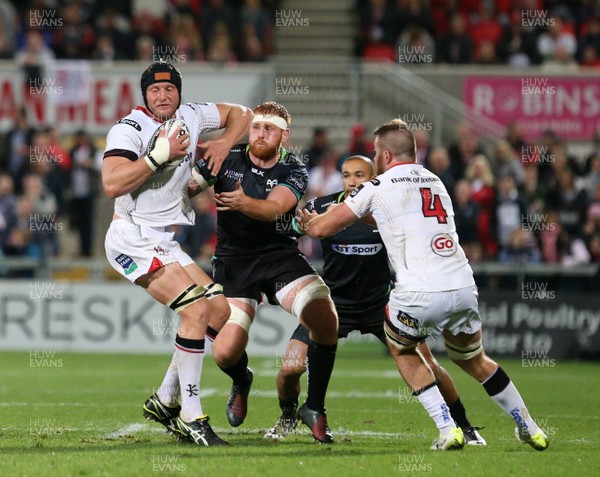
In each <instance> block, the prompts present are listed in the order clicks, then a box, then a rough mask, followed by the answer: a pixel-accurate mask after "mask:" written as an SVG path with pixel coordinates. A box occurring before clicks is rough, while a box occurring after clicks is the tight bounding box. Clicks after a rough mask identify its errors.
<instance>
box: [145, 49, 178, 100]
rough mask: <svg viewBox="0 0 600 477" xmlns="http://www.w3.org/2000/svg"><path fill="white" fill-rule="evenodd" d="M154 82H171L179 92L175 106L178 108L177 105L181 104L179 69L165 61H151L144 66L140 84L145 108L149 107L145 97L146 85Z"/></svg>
mask: <svg viewBox="0 0 600 477" xmlns="http://www.w3.org/2000/svg"><path fill="white" fill-rule="evenodd" d="M154 83H171V84H172V85H174V86H175V87H176V88H177V92H178V93H179V103H177V108H179V105H180V104H181V73H180V72H179V70H178V69H177V68H175V67H174V66H173V65H172V64H170V63H166V62H165V61H158V62H156V63H152V64H151V65H150V66H148V68H146V70H145V71H144V72H143V73H142V79H141V81H140V86H141V88H142V98H144V104H145V105H146V108H147V109H150V108H149V107H148V101H147V99H146V90H147V89H148V86H150V85H151V84H154Z"/></svg>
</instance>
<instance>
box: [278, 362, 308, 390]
mask: <svg viewBox="0 0 600 477" xmlns="http://www.w3.org/2000/svg"><path fill="white" fill-rule="evenodd" d="M305 370H306V368H305V363H304V362H302V363H300V362H299V361H298V360H296V359H289V360H285V362H284V363H283V366H281V369H280V370H279V377H280V379H281V380H282V381H283V382H284V383H286V384H290V383H295V382H297V381H298V379H300V376H302V375H303V374H304V371H305Z"/></svg>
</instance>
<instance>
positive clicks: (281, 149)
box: [245, 144, 288, 169]
mask: <svg viewBox="0 0 600 477" xmlns="http://www.w3.org/2000/svg"><path fill="white" fill-rule="evenodd" d="M249 151H250V144H246V150H245V154H248V152H249ZM287 155H288V152H287V151H286V150H285V147H283V146H280V147H279V160H278V161H277V162H283V161H284V160H285V157H286V156H287ZM256 167H259V166H256ZM261 169H262V168H261Z"/></svg>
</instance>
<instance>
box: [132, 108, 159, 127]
mask: <svg viewBox="0 0 600 477" xmlns="http://www.w3.org/2000/svg"><path fill="white" fill-rule="evenodd" d="M135 109H136V110H138V111H141V112H142V113H144V114H145V115H146V116H148V117H149V118H150V119H152V120H153V121H155V122H157V123H160V122H161V121H159V120H158V118H157V117H156V116H154V114H152V113H151V112H150V111H148V110H147V109H146V108H144V107H143V106H137V107H136V108H135Z"/></svg>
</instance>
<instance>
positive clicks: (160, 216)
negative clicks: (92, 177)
mask: <svg viewBox="0 0 600 477" xmlns="http://www.w3.org/2000/svg"><path fill="white" fill-rule="evenodd" d="M140 86H141V91H142V97H143V99H144V104H145V107H142V106H139V107H137V108H136V109H134V110H133V111H131V113H130V114H129V115H128V116H126V117H124V118H123V119H121V120H119V121H118V122H117V124H115V125H114V126H113V127H112V128H111V129H110V131H109V133H108V137H107V139H106V150H105V152H104V162H103V164H102V184H103V187H104V191H105V192H106V194H107V195H108V196H109V197H110V198H112V199H115V211H114V216H113V221H112V223H111V224H110V227H109V229H108V231H107V233H106V239H105V250H106V257H107V259H108V261H109V263H110V264H111V265H112V267H113V268H114V269H115V270H116V271H117V272H119V273H120V274H121V275H122V276H123V277H125V278H127V279H128V280H129V281H131V282H132V283H135V284H136V285H139V286H141V287H143V288H144V289H145V290H146V291H147V292H148V293H149V294H150V295H151V296H152V297H153V298H154V299H155V300H157V301H159V302H160V303H162V304H163V305H167V306H168V307H169V308H171V309H172V310H173V311H175V312H176V313H178V314H179V316H180V318H181V322H180V326H179V329H178V333H177V337H176V338H175V352H174V354H173V357H172V360H171V364H170V365H169V367H168V369H167V373H166V375H165V377H164V379H163V382H162V384H161V386H160V387H159V389H158V391H157V392H156V393H155V394H153V395H152V396H151V397H150V398H149V399H148V400H147V401H146V403H145V404H144V407H143V410H144V415H145V416H146V418H148V419H153V420H155V421H157V422H159V423H161V424H163V425H164V426H166V427H167V428H168V429H169V430H170V431H172V432H174V433H175V434H177V435H178V436H180V437H181V438H183V439H186V440H188V441H190V442H193V443H195V444H198V445H204V446H212V445H222V444H226V443H225V442H224V441H223V440H221V439H220V438H219V437H218V436H217V435H216V434H215V433H214V432H213V430H212V428H211V426H210V424H209V423H208V416H207V415H205V414H204V412H203V410H202V406H201V403H200V397H199V394H200V376H201V374H202V363H203V355H204V351H205V337H206V336H207V326H208V321H209V317H210V320H211V325H212V326H213V327H214V328H216V329H219V328H220V327H221V326H222V325H223V323H224V322H225V321H226V320H227V318H228V316H229V313H230V311H229V306H228V304H227V301H226V300H225V298H224V297H223V294H222V292H221V287H220V286H219V285H217V284H215V283H213V282H212V280H211V279H210V277H208V276H207V275H206V274H205V273H204V272H203V271H202V269H201V268H200V267H198V265H196V264H195V263H194V261H193V260H192V258H191V257H189V256H188V255H187V254H186V253H185V252H183V250H182V249H181V247H180V246H179V244H178V243H177V242H176V241H174V240H173V233H170V232H167V230H166V227H168V226H170V225H176V224H183V225H191V224H193V223H194V211H193V210H192V208H191V207H190V201H189V196H188V183H189V180H190V177H191V170H192V167H193V164H192V160H191V159H192V156H193V153H194V152H195V149H196V145H197V142H198V135H199V134H201V133H203V132H206V131H212V130H216V129H219V128H225V131H224V132H223V134H222V135H221V136H220V137H219V138H217V139H214V140H212V141H209V142H207V143H205V148H206V154H205V157H206V158H207V161H208V164H209V167H211V169H212V171H213V172H214V173H217V172H218V170H219V166H220V164H221V163H222V162H223V160H224V159H225V157H226V155H227V153H228V151H229V149H230V148H231V147H232V146H233V145H234V144H235V143H236V142H237V141H239V140H240V139H241V138H242V137H243V136H244V135H245V133H246V132H247V129H248V126H249V124H250V121H251V118H252V113H251V112H250V111H249V110H248V109H247V108H246V107H244V106H241V105H236V104H229V103H219V104H212V103H184V104H181V90H182V79H181V73H180V72H179V71H178V70H177V68H175V67H174V66H173V65H171V64H168V63H165V62H158V63H153V64H152V65H150V66H149V67H148V68H147V69H146V70H145V71H144V72H143V74H142V77H141V82H140ZM171 118H179V119H183V121H184V122H185V123H186V124H187V126H188V128H189V131H190V134H189V135H187V134H184V135H183V136H181V137H179V132H181V130H180V129H178V130H177V131H176V133H177V134H172V135H171V136H170V137H166V134H165V132H163V131H161V132H160V134H159V136H158V138H157V139H156V141H155V142H154V144H153V147H151V148H150V150H148V149H149V146H148V144H149V141H150V139H151V137H152V136H153V135H154V133H155V131H156V130H157V128H159V127H160V126H161V124H162V123H163V122H164V121H166V120H168V119H171ZM170 161H181V162H180V163H179V164H178V166H177V167H173V168H172V169H170V170H165V171H163V170H162V169H163V168H161V166H164V165H166V164H167V163H168V162H170ZM209 300H210V301H209ZM180 394H181V396H180ZM180 397H181V402H179V398H180Z"/></svg>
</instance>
